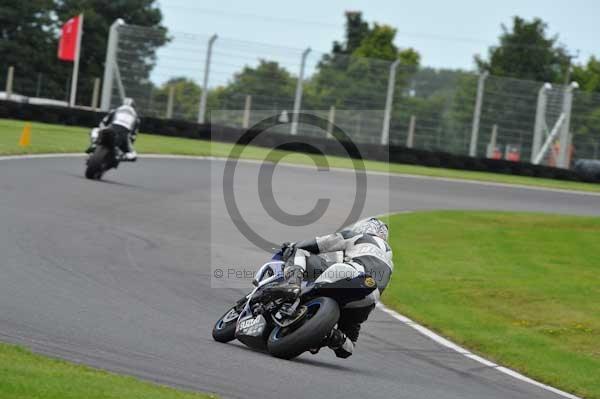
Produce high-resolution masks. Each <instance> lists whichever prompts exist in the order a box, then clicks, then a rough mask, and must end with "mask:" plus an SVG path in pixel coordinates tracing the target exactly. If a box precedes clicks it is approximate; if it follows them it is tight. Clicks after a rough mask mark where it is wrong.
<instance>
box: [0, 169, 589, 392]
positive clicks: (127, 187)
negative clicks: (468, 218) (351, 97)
mask: <svg viewBox="0 0 600 399" xmlns="http://www.w3.org/2000/svg"><path fill="white" fill-rule="evenodd" d="M223 165H224V163H223V161H210V160H174V159H141V160H140V162H138V163H137V164H133V165H123V166H122V167H121V168H120V169H119V170H118V171H116V172H115V173H111V174H109V175H108V176H107V177H106V181H105V182H90V181H87V180H85V179H84V178H82V172H83V170H82V169H83V162H82V159H81V158H50V159H23V160H11V161H6V160H0V225H1V228H0V254H1V258H0V259H1V260H0V273H1V275H0V276H1V277H0V340H2V341H5V342H12V343H18V344H24V345H26V346H28V347H30V348H32V349H34V350H36V351H38V352H41V353H45V354H50V355H52V356H56V357H60V358H64V359H67V360H71V361H76V362H81V363H85V364H89V365H92V366H96V367H100V368H104V369H108V370H112V371H116V372H121V373H126V374H130V375H134V376H138V377H141V378H144V379H147V380H151V381H155V382H159V383H163V384H168V385H172V386H175V387H179V388H184V389H191V390H201V391H205V392H215V393H218V394H220V395H222V396H224V397H235V398H258V397H260V398H281V397H285V398H286V399H292V398H306V397H312V398H320V397H328V398H358V397H370V398H390V397H395V398H399V397H402V398H447V399H450V398H461V399H465V398H475V399H481V398H502V399H506V398H527V399H531V398H553V397H557V396H555V395H554V394H553V393H551V392H548V391H545V390H542V389H540V388H538V387H535V386H532V385H529V384H526V383H524V382H521V381H519V380H516V379H513V378H511V377H509V376H507V375H504V374H501V373H499V372H497V371H495V370H494V369H493V368H490V367H485V366H484V365H482V364H480V363H476V362H474V361H472V360H469V359H467V358H465V357H463V356H461V355H459V354H457V353H455V352H453V351H450V350H448V349H446V348H443V347H441V346H439V345H438V344H436V343H435V342H433V341H431V340H429V339H428V338H426V337H424V336H422V335H419V334H418V333H417V332H416V331H414V330H412V329H411V328H409V327H407V326H405V325H403V324H401V323H399V322H397V321H396V320H394V319H393V318H391V317H390V316H388V315H386V314H384V313H383V312H380V311H376V312H374V314H373V315H372V317H371V318H370V319H369V321H368V322H367V323H365V325H364V328H363V332H362V335H361V338H360V340H359V344H358V346H357V350H356V353H355V355H354V356H353V357H351V358H350V359H347V360H340V359H336V358H335V357H334V356H333V355H332V354H331V353H329V351H327V350H323V351H321V353H319V354H318V355H316V356H313V355H310V354H305V355H302V356H301V357H299V358H298V359H296V360H294V361H284V360H279V359H275V358H272V357H270V356H268V355H266V354H264V353H260V352H257V351H254V350H251V349H249V348H246V347H244V346H243V345H241V344H239V343H230V344H218V343H216V342H214V341H213V340H212V337H211V328H212V325H213V323H214V322H215V320H216V319H217V318H218V317H219V316H220V315H221V314H222V313H223V312H224V311H225V310H226V308H227V307H228V306H229V305H230V304H231V303H232V302H233V301H235V300H237V299H238V298H239V297H240V296H241V295H242V294H244V291H245V290H243V289H239V288H237V289H225V288H219V289H217V288H211V281H212V280H211V262H212V263H213V268H214V263H215V262H217V263H220V264H222V265H258V264H260V263H262V262H263V261H265V258H266V257H267V254H266V253H265V252H264V251H261V250H258V249H256V248H255V247H254V246H253V245H251V244H249V243H248V242H247V240H245V239H244V237H242V236H241V235H240V233H239V232H238V231H237V229H236V228H235V226H233V225H232V223H231V221H230V220H229V216H228V215H227V213H226V212H225V209H224V206H223V198H222V195H223V194H222V190H221V185H222V172H223ZM257 170H258V165H256V164H252V163H240V164H239V165H238V172H237V173H238V174H237V175H236V177H237V178H236V194H239V195H237V196H236V198H237V199H238V203H239V204H240V211H241V213H242V215H244V217H245V218H246V220H248V221H249V223H250V224H251V225H252V226H253V227H254V228H255V229H256V230H257V231H261V232H267V233H265V234H266V235H267V236H268V237H269V238H271V239H273V240H278V241H284V240H295V239H300V238H304V237H305V236H307V235H312V234H315V233H324V232H326V231H328V230H331V229H335V228H337V227H339V226H338V224H339V223H340V221H341V220H342V219H343V218H344V217H345V216H346V214H347V209H345V208H347V207H349V206H351V203H352V200H353V190H354V187H351V188H348V186H352V182H353V177H352V174H350V173H347V172H335V171H332V172H327V173H319V172H316V171H315V170H314V169H311V168H294V167H286V166H281V165H280V166H278V167H277V169H276V172H275V177H274V187H275V189H274V190H275V195H276V197H277V201H278V203H279V204H280V206H281V208H283V209H285V210H286V211H288V212H295V213H303V212H306V211H308V210H310V209H311V208H312V204H313V203H314V202H315V198H318V197H324V196H327V197H328V198H331V199H332V207H331V209H330V210H329V211H328V213H327V214H326V215H325V216H324V217H323V219H322V220H320V221H319V222H317V223H316V224H315V225H314V226H308V227H299V228H295V229H294V230H290V229H289V228H286V227H285V226H281V225H279V224H277V223H274V222H273V221H272V220H271V219H270V218H269V217H265V212H264V210H263V209H262V207H261V206H257V201H256V200H254V199H252V198H253V195H254V194H256V192H257V187H256V186H257V182H256V172H257ZM346 180H347V181H346ZM388 184H389V188H390V190H389V192H387V190H386V188H385V187H386V186H387V185H388ZM334 200H335V201H334ZM336 201H337V204H336V205H335V206H333V205H334V203H335V202H336ZM418 209H500V210H518V211H521V210H523V211H524V210H527V211H542V212H553V213H567V214H582V215H600V197H599V196H594V195H581V194H572V193H560V192H552V191H541V190H531V189H524V188H508V187H498V186H491V185H479V184H470V183H464V182H448V181H437V180H431V179H423V178H409V177H392V178H390V179H388V178H386V177H385V176H371V177H369V200H368V201H367V204H366V208H365V210H364V212H363V214H365V215H367V214H380V213H385V212H388V211H402V210H418ZM290 231H294V233H290ZM396 273H400V274H401V273H402V265H396ZM213 283H214V281H213ZM457 317H460V315H457Z"/></svg>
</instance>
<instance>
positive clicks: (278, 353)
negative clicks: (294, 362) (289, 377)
mask: <svg viewBox="0 0 600 399" xmlns="http://www.w3.org/2000/svg"><path fill="white" fill-rule="evenodd" d="M304 306H306V307H307V312H306V315H305V316H304V319H302V320H300V321H298V322H296V323H294V324H293V325H292V326H290V327H287V328H282V327H279V326H276V327H275V328H274V329H273V331H271V334H270V335H269V339H268V341H267V349H268V350H269V353H270V354H271V355H273V356H275V357H279V358H281V359H293V358H295V357H296V356H299V355H300V354H302V353H303V352H306V351H307V350H309V349H312V348H317V347H319V346H320V345H321V343H322V342H323V340H324V339H325V337H327V335H328V334H329V333H330V332H331V330H332V329H333V327H334V326H335V325H336V323H337V322H338V320H339V318H340V307H339V305H338V304H337V302H336V301H334V300H333V299H331V298H328V297H320V298H315V299H311V300H310V301H308V302H306V303H305V304H304Z"/></svg>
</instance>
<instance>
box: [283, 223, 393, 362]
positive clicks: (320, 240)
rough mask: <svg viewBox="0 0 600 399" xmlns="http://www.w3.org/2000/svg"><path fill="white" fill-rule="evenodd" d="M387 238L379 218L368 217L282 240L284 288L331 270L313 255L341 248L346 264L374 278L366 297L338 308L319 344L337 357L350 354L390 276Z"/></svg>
mask: <svg viewBox="0 0 600 399" xmlns="http://www.w3.org/2000/svg"><path fill="white" fill-rule="evenodd" d="M387 240H388V227H387V225H386V224H385V223H383V222H382V221H381V220H379V219H376V218H370V219H367V220H363V221H360V222H358V223H356V224H355V225H354V226H353V227H352V228H350V229H349V230H344V231H341V232H339V233H334V234H330V235H327V236H323V237H317V238H314V239H311V240H306V241H301V242H298V243H295V244H289V243H286V244H284V246H283V248H282V251H283V258H284V261H286V266H285V269H284V270H285V276H286V279H287V281H286V282H284V283H282V284H281V286H282V289H284V290H286V291H287V292H290V291H288V290H290V289H292V290H293V289H294V288H299V286H300V284H301V282H302V279H303V278H306V279H308V280H309V281H310V280H313V281H314V280H315V279H316V278H318V276H319V275H320V274H322V273H327V270H333V269H332V268H333V266H334V264H331V263H329V264H328V263H326V262H325V260H324V259H323V258H322V257H320V256H315V255H317V254H325V253H332V252H338V251H343V255H344V263H345V264H346V265H350V266H352V267H353V268H354V269H356V270H357V271H358V272H366V273H370V274H371V276H372V277H373V278H374V279H375V281H376V282H377V289H376V290H375V291H374V292H373V293H371V294H370V295H369V296H368V297H366V298H364V299H362V300H360V301H355V302H350V303H348V304H347V305H346V306H344V307H343V308H342V309H341V315H340V319H339V321H338V328H337V329H334V330H333V331H332V333H331V334H330V335H329V336H328V337H327V339H326V340H325V341H324V342H323V343H322V345H321V347H323V346H329V347H330V348H331V349H333V351H334V352H335V354H336V356H338V357H341V358H347V357H349V356H350V355H352V352H353V349H354V345H355V344H356V341H357V340H358V335H359V332H360V325H361V324H362V323H364V322H365V321H366V320H367V318H368V317H369V314H370V313H371V311H372V310H373V309H374V308H375V304H376V303H377V301H378V300H379V296H380V295H381V293H383V290H384V289H385V287H386V286H387V284H388V282H389V280H390V277H391V274H392V271H393V268H394V264H393V262H392V250H391V248H390V246H389V245H388V243H387ZM335 278H336V277H335V276H334V279H335ZM342 278H345V276H339V279H342ZM319 349H320V348H314V349H312V350H311V352H312V353H313V354H314V353H317V352H318V351H319Z"/></svg>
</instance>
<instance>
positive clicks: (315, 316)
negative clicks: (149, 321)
mask: <svg viewBox="0 0 600 399" xmlns="http://www.w3.org/2000/svg"><path fill="white" fill-rule="evenodd" d="M284 265H285V263H284V262H283V261H282V255H281V252H278V253H276V254H275V255H274V256H273V258H272V259H271V260H270V261H269V262H267V263H265V264H264V265H263V266H262V267H261V268H260V269H259V270H258V272H257V273H256V277H255V279H254V280H253V282H252V284H253V285H254V286H255V288H254V289H253V290H252V292H250V293H249V294H248V295H246V296H245V297H243V298H242V299H240V300H239V301H238V302H237V303H236V304H235V305H234V306H232V307H231V308H230V309H229V310H228V311H227V312H226V313H225V314H224V315H223V316H222V317H221V318H220V319H219V320H218V321H217V323H216V324H215V326H214V328H213V332H212V335H213V338H214V339H215V340H216V341H219V342H229V341H232V340H234V339H238V340H239V341H240V342H242V343H243V344H245V345H247V346H249V347H251V348H255V349H259V350H265V349H266V350H267V351H268V352H269V353H270V354H271V355H273V356H275V357H278V358H282V359H293V358H295V357H297V356H299V355H300V354H302V353H303V352H305V351H308V350H310V349H317V348H320V347H321V346H322V344H323V342H324V341H325V340H326V338H327V337H328V336H329V334H330V333H331V331H332V330H333V328H334V327H335V325H336V324H337V322H338V319H339V318H340V309H341V308H342V307H343V306H344V305H346V304H347V303H349V302H353V301H357V300H360V299H363V298H365V297H366V296H368V295H369V294H371V293H372V292H373V291H374V290H375V289H376V288H377V283H376V282H375V280H374V279H373V278H372V277H371V276H370V275H369V274H365V273H360V272H358V271H357V270H356V269H354V268H353V267H351V266H348V265H345V264H341V263H337V264H335V265H334V266H332V267H330V268H329V269H327V272H325V273H323V274H321V275H320V276H319V277H317V278H316V279H315V280H314V281H312V282H306V281H305V282H303V283H302V286H301V292H300V295H299V296H298V295H297V292H296V293H294V292H289V293H288V294H289V295H288V294H286V293H283V294H282V293H281V292H280V290H279V291H278V292H277V295H274V293H272V292H271V291H270V288H271V287H274V286H276V285H278V283H280V282H282V281H284V279H285V278H284ZM339 276H344V278H342V279H340V278H339ZM296 289H297V288H296Z"/></svg>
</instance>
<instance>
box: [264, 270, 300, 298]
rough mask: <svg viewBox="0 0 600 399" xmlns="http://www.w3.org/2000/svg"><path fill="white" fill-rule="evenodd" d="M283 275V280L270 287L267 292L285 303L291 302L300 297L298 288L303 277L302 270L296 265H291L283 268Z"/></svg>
mask: <svg viewBox="0 0 600 399" xmlns="http://www.w3.org/2000/svg"><path fill="white" fill-rule="evenodd" d="M284 273H285V280H284V281H282V282H281V283H279V284H277V285H275V286H273V287H270V288H269V289H268V290H269V292H270V293H271V294H274V295H277V296H279V297H281V298H283V299H284V300H285V301H289V302H292V301H295V300H296V298H298V296H300V286H301V284H302V278H303V276H304V269H302V268H301V267H300V266H297V265H291V266H287V267H286V268H285V271H284Z"/></svg>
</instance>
